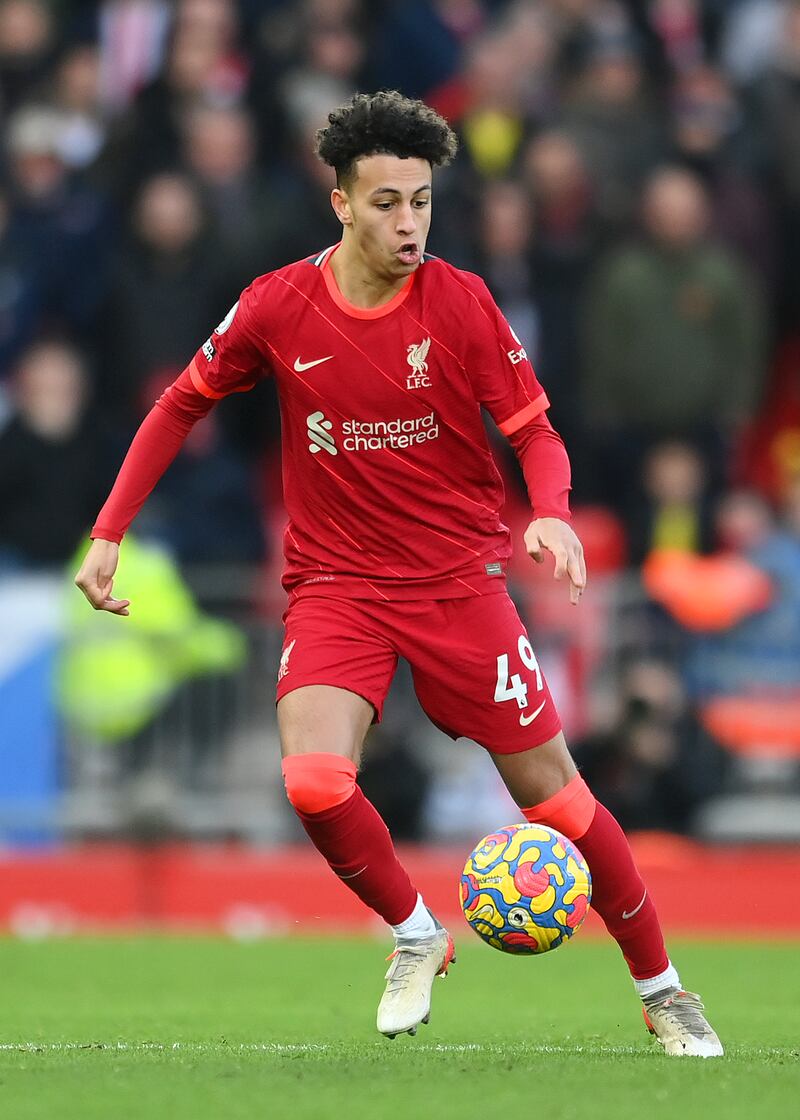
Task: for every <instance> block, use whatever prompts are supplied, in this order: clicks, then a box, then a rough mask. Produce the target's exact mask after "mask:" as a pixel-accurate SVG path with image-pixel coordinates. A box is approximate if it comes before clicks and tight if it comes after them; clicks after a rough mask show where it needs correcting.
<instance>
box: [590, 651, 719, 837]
mask: <svg viewBox="0 0 800 1120" xmlns="http://www.w3.org/2000/svg"><path fill="white" fill-rule="evenodd" d="M575 757H576V761H577V762H578V765H579V766H580V768H581V771H582V772H583V774H584V775H585V776H586V780H587V781H590V782H591V783H592V784H593V786H594V787H595V788H597V789H602V791H603V797H604V798H605V800H606V803H607V804H608V805H613V812H614V813H615V814H616V815H617V816H618V818H619V820H620V821H621V822H622V824H623V827H624V828H625V829H627V830H632V829H655V830H661V831H673V832H686V831H688V830H690V828H691V822H692V816H693V813H694V810H695V809H696V808H697V807H698V805H700V804H701V803H702V801H703V800H704V799H705V798H706V797H708V796H709V795H710V794H712V793H713V792H715V791H716V790H718V789H719V787H720V784H721V782H722V780H723V776H724V772H725V755H724V753H723V752H722V750H721V749H720V748H719V747H718V746H717V745H716V744H715V743H713V742H712V741H711V740H710V739H709V738H708V737H707V736H706V734H705V733H704V732H703V731H702V729H701V727H700V725H699V723H698V722H697V720H696V718H695V716H694V714H693V712H692V710H691V708H690V705H689V702H688V698H687V695H686V692H685V689H684V686H683V684H682V683H681V679H680V677H679V675H678V673H677V672H676V671H675V669H674V668H673V667H672V666H671V665H669V664H668V663H666V662H664V661H660V660H654V659H649V660H642V661H638V662H636V663H634V664H631V665H629V666H628V667H627V668H626V670H625V672H624V673H623V676H622V679H621V681H620V695H619V697H618V701H617V711H616V713H615V714H614V715H613V718H612V720H611V722H610V725H609V726H608V727H607V728H605V729H598V730H597V731H595V732H594V733H593V734H591V735H589V736H587V737H586V738H585V739H583V740H582V741H581V742H579V743H577V744H576V747H575Z"/></svg>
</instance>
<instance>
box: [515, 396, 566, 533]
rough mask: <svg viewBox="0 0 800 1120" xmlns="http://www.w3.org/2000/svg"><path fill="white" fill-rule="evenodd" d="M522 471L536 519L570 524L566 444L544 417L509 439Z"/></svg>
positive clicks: (532, 422)
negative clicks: (548, 518) (545, 518)
mask: <svg viewBox="0 0 800 1120" xmlns="http://www.w3.org/2000/svg"><path fill="white" fill-rule="evenodd" d="M508 438H509V441H510V443H511V446H512V447H513V448H514V453H515V454H516V456H517V459H518V460H519V464H520V466H521V467H522V473H523V475H524V476H525V484H526V486H527V488H528V495H529V497H530V500H531V505H532V506H533V515H534V517H557V518H559V519H560V520H561V521H569V520H570V517H571V515H570V511H569V492H570V489H571V481H572V472H571V470H570V465H569V457H568V456H567V452H566V448H565V447H564V442H563V440H562V439H561V436H560V435H559V434H558V432H557V431H555V429H554V428H553V427H552V425H551V424H550V421H549V420H548V419H547V417H546V416H545V414H544V413H541V414H540V415H539V416H537V417H536V418H535V419H534V420H532V421H531V422H530V423H529V424H526V425H525V426H524V427H523V428H520V429H519V430H518V431H516V432H514V433H513V434H511V435H510V436H509V437H508Z"/></svg>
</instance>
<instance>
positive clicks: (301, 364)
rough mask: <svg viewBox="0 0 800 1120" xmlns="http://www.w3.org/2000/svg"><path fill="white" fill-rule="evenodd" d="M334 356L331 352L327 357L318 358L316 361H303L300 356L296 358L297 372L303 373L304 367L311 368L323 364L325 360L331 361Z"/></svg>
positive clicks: (295, 366)
mask: <svg viewBox="0 0 800 1120" xmlns="http://www.w3.org/2000/svg"><path fill="white" fill-rule="evenodd" d="M332 357H333V354H329V355H328V356H327V358H317V359H316V361H314V362H301V361H300V359H299V358H295V360H294V368H295V373H302V372H303V370H304V369H311V367H312V366H321V365H322V363H323V362H329V361H330V360H331V358H332Z"/></svg>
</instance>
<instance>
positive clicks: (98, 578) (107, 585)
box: [75, 540, 131, 615]
mask: <svg viewBox="0 0 800 1120" xmlns="http://www.w3.org/2000/svg"><path fill="white" fill-rule="evenodd" d="M118 561H119V545H118V544H115V543H114V541H103V540H94V541H92V544H91V547H90V548H89V551H88V552H87V553H86V557H85V559H84V561H83V563H82V564H81V569H80V571H79V572H78V574H77V575H76V576H75V586H76V587H79V588H80V589H81V591H82V592H83V593H84V595H85V596H86V598H87V599H88V600H89V602H90V603H91V604H92V606H93V607H94V609H95V610H96V611H110V612H111V614H123V615H127V614H130V613H131V612H130V611H129V610H128V607H129V606H130V599H112V597H111V591H112V589H113V586H114V572H116V570H117V562H118Z"/></svg>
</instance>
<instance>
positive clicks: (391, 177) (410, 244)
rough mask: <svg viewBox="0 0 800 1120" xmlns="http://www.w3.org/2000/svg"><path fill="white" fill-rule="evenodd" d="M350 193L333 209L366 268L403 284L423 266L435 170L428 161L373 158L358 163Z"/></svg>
mask: <svg viewBox="0 0 800 1120" xmlns="http://www.w3.org/2000/svg"><path fill="white" fill-rule="evenodd" d="M356 167H357V172H358V173H357V176H356V178H355V180H354V181H353V182H352V183H351V184H350V186H349V187H348V189H347V190H346V191H345V190H335V191H334V192H333V205H334V209H335V210H336V213H337V215H338V216H339V219H340V221H341V222H342V224H343V226H344V227H345V229H346V230H348V229H349V230H350V234H349V237H350V238H352V240H353V241H354V242H355V245H356V248H357V251H358V253H359V255H360V256H361V258H362V259H363V261H364V263H365V264H366V265H367V266H368V267H369V268H370V270H371V271H373V272H374V273H375V274H376V275H378V276H381V277H385V278H387V279H399V278H401V277H403V276H407V275H409V273H411V272H413V271H414V270H415V269H416V268H418V267H419V264H420V262H421V260H422V254H423V253H424V251H425V243H426V241H427V240H428V230H429V228H430V224H431V165H430V164H429V163H428V161H427V160H424V159H400V158H399V157H398V156H390V155H374V156H366V157H364V158H363V159H360V160H358V162H357V164H356Z"/></svg>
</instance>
